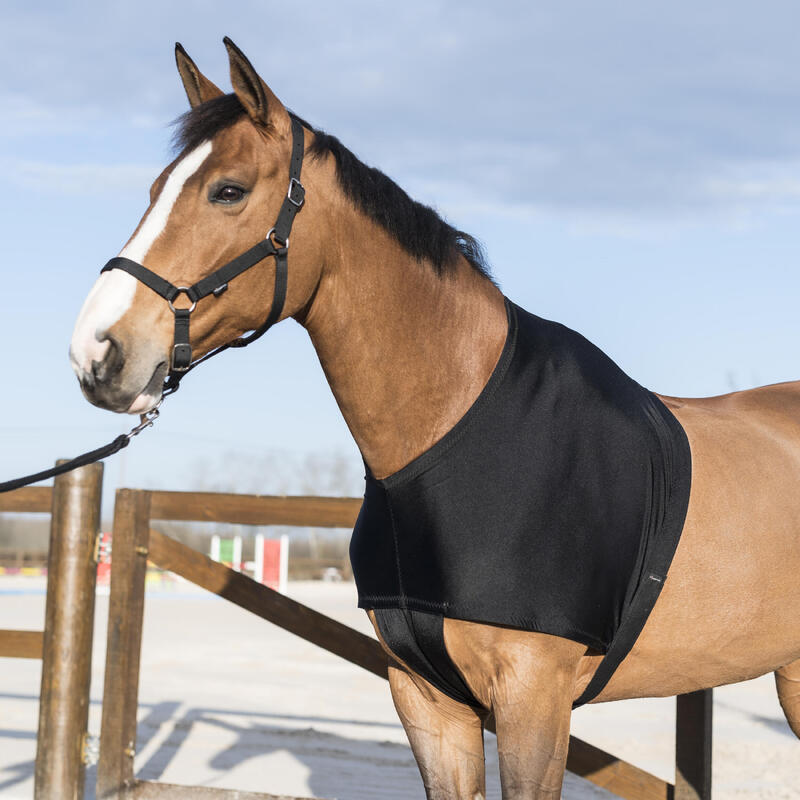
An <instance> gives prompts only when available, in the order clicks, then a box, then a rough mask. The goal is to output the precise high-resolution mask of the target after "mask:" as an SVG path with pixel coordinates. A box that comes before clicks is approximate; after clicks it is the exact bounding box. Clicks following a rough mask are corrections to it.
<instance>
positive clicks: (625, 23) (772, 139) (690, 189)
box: [0, 0, 800, 491]
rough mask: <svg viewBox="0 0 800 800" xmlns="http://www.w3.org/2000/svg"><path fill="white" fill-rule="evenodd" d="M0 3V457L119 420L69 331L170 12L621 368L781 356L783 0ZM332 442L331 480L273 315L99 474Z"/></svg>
mask: <svg viewBox="0 0 800 800" xmlns="http://www.w3.org/2000/svg"><path fill="white" fill-rule="evenodd" d="M0 23H1V24H0V30H2V34H1V35H2V40H3V41H2V47H0V108H2V110H3V112H2V113H3V121H2V125H0V167H1V168H2V171H3V175H4V180H3V185H4V187H5V191H4V192H2V194H0V270H2V276H3V280H2V284H0V342H2V345H0V347H2V364H3V367H4V370H3V373H4V381H3V385H4V390H3V392H2V420H1V421H0V443H2V444H0V474H2V476H8V477H11V476H14V475H17V474H20V473H23V472H26V471H33V470H35V469H38V468H41V467H42V466H44V465H46V464H48V463H50V462H51V461H52V460H53V459H55V458H56V457H60V456H69V455H72V454H75V453H77V452H79V451H82V450H84V449H87V448H89V447H93V446H96V445H98V444H100V443H102V442H104V441H106V440H108V439H110V438H111V437H113V436H115V435H116V434H117V433H119V432H121V431H123V430H126V429H127V428H128V427H129V420H128V419H127V418H122V417H118V416H115V415H113V414H110V413H108V412H104V411H101V410H99V409H96V408H94V407H92V406H90V405H89V404H88V403H86V401H85V400H83V398H82V396H81V394H80V392H79V390H78V386H77V382H76V381H75V379H74V377H73V375H72V372H71V370H70V367H69V363H68V359H67V348H68V343H69V338H70V334H71V330H72V325H73V323H74V320H75V317H76V315H77V312H78V309H79V307H80V305H81V302H82V300H83V298H84V297H85V295H86V293H87V291H88V289H89V287H90V286H91V284H92V283H93V281H94V280H95V277H96V275H97V272H98V270H99V269H100V267H101V266H102V265H103V264H104V263H105V261H106V260H107V259H108V258H109V257H111V256H113V255H116V253H117V252H118V251H119V249H120V247H121V246H122V244H123V243H124V242H125V240H126V239H127V237H128V236H129V234H130V233H131V231H132V230H133V228H134V227H135V225H136V223H137V221H138V219H139V217H140V216H141V214H142V213H143V211H144V209H145V207H146V205H147V190H148V188H149V185H150V182H151V180H152V179H153V178H154V177H155V176H156V175H157V174H158V172H159V171H160V170H161V168H162V167H163V166H164V165H165V164H166V163H167V162H168V161H169V160H170V148H169V140H170V128H169V123H170V121H171V120H172V119H174V118H175V117H176V116H178V115H179V114H180V113H182V112H183V111H184V110H185V108H186V100H185V97H184V95H183V90H182V87H181V85H180V81H179V79H178V77H177V74H176V72H175V67H174V61H173V46H174V42H175V41H176V40H177V41H181V42H182V43H183V44H184V46H185V47H186V48H187V50H188V51H189V53H190V55H191V56H192V57H193V58H194V59H195V61H196V62H197V63H198V65H199V66H200V68H201V69H202V70H203V71H204V72H206V74H207V75H209V77H211V78H212V79H213V80H215V81H216V82H217V83H218V84H220V85H221V86H228V85H229V83H228V78H227V59H226V55H225V50H224V48H223V46H222V42H221V40H222V37H223V36H224V35H229V36H231V37H232V38H233V39H234V41H236V42H237V44H239V46H240V47H242V48H243V49H244V51H245V52H246V53H247V54H248V55H249V56H250V58H251V60H252V61H253V63H254V64H255V65H256V67H257V69H259V71H260V72H261V74H262V76H263V77H264V78H265V79H266V80H267V81H268V82H269V83H270V85H271V86H272V88H273V89H274V91H275V92H276V94H278V96H279V97H280V98H281V99H282V100H283V101H284V102H285V103H286V104H287V105H289V106H290V107H292V108H293V109H294V110H295V111H297V112H298V113H299V114H301V115H302V116H304V117H306V118H307V119H309V121H311V122H312V123H314V124H315V125H317V126H319V127H322V128H324V129H326V130H328V131H330V132H332V133H334V134H336V135H337V136H339V138H341V139H342V140H343V141H344V142H345V144H347V145H348V146H349V147H350V148H351V149H352V150H354V152H355V153H356V154H358V155H359V156H360V157H361V158H362V159H363V160H365V161H366V162H367V163H370V164H372V165H375V166H378V167H380V168H382V169H383V170H384V171H386V172H387V173H388V174H390V175H391V176H392V177H393V178H394V179H395V180H397V182H398V183H400V185H402V186H403V187H404V188H406V189H407V190H408V191H409V192H410V193H411V194H412V195H413V196H415V197H416V198H418V199H420V200H423V201H425V202H427V203H430V204H432V205H434V206H435V207H436V208H438V209H439V210H440V211H441V212H442V213H443V214H444V215H445V216H446V217H447V218H448V219H449V220H450V221H451V222H452V223H454V224H455V225H457V226H458V227H460V228H462V229H464V230H467V231H470V232H471V233H473V234H474V235H476V236H477V237H478V238H479V239H480V240H481V241H482V242H483V243H484V245H485V247H486V250H487V252H488V255H489V260H490V262H491V264H492V268H493V272H494V275H495V277H496V278H497V280H498V282H499V283H500V285H501V287H502V288H503V290H504V291H505V292H506V294H507V295H508V296H509V297H511V298H512V299H513V300H515V301H516V302H518V303H520V304H521V305H523V306H525V307H527V308H528V309H529V310H531V311H533V312H535V313H537V314H540V315H541V316H545V317H549V318H553V319H558V320H560V321H562V322H564V323H566V324H568V325H570V326H571V327H574V328H576V329H577V330H580V331H581V332H582V333H583V334H585V335H586V336H588V337H589V338H590V339H591V340H593V341H594V342H595V343H597V344H598V345H599V346H601V347H602V348H603V349H604V350H606V352H608V353H609V354H610V355H611V356H612V357H613V358H614V359H615V360H616V361H617V362H618V363H619V364H620V365H621V366H622V367H623V368H624V369H625V370H626V371H627V372H628V373H629V374H630V375H632V376H633V377H634V378H636V379H637V380H638V381H639V382H640V383H642V384H644V385H646V386H648V387H650V388H652V389H654V390H656V391H661V392H665V393H672V394H682V395H689V396H691V395H708V394H717V393H721V392H725V391H728V390H730V389H731V388H747V387H749V386H754V385H758V384H762V383H771V382H775V381H782V380H790V379H794V378H797V377H800V355H799V354H798V350H800V348H799V347H798V345H799V344H800V314H799V313H798V297H799V296H800V291H798V290H800V278H798V273H799V272H800V270H798V265H799V264H800V225H799V224H798V222H799V221H800V49H798V48H797V43H796V34H797V30H798V23H800V7H798V6H797V4H796V3H794V2H788V0H787V2H770V1H769V0H768V1H767V2H762V3H759V4H757V5H756V4H753V3H749V2H739V1H738V0H734V1H733V2H731V1H729V2H725V3H723V2H716V1H715V0H712V2H706V3H703V4H697V3H688V2H670V3H647V4H643V3H632V2H627V3H621V2H608V1H607V2H604V3H597V2H588V0H581V1H580V2H565V3H557V4H556V3H546V4H545V3H539V4H536V3H523V2H519V3H515V2H499V3H497V2H495V3H492V4H491V5H490V4H488V3H480V4H478V3H472V2H429V1H428V2H418V0H409V1H406V2H404V3H402V4H397V3H391V4H389V3H387V4H383V3H375V2H369V3H368V2H337V3H319V2H306V3H303V4H287V3H277V2H255V1H253V0H244V1H240V2H237V3H235V4H222V3H218V2H213V3H212V2H194V3H189V2H175V3H169V4H167V3H162V2H155V0H141V1H140V2H137V3H130V2H125V3H123V2H116V1H111V2H103V3H100V2H82V3H78V2H66V3H59V4H55V3H48V2H45V3H39V4H35V5H34V4H31V3H22V2H17V0H7V1H6V2H5V3H4V4H3V6H2V10H0ZM198 430H202V431H203V433H202V435H200V436H198V435H197V434H196V433H195V432H196V431H198ZM309 465H311V466H309ZM328 468H331V469H333V468H335V469H336V470H337V471H339V470H341V471H342V473H343V475H344V477H342V478H341V480H339V482H338V483H337V481H335V480H333V479H326V480H327V483H324V485H323V486H322V488H324V489H326V490H328V491H337V490H342V489H347V490H348V491H358V490H359V478H360V467H359V460H358V453H357V451H356V448H355V446H354V445H353V443H352V440H351V439H350V436H349V433H348V431H347V429H346V427H345V425H344V423H343V422H342V420H341V418H340V416H339V413H338V410H337V408H336V406H335V403H334V402H333V399H332V397H331V395H330V392H329V390H328V388H327V386H326V384H325V381H324V378H323V376H322V373H321V370H320V368H319V365H318V363H317V360H316V357H315V355H314V352H313V349H312V348H311V345H310V343H309V341H308V339H307V337H306V335H305V333H304V331H303V330H302V329H301V328H300V327H299V326H297V325H295V324H294V323H293V322H291V321H289V322H286V323H284V324H282V325H280V326H279V327H278V328H277V329H274V330H273V331H271V332H270V334H269V335H268V336H267V337H265V338H264V339H262V340H261V341H260V342H259V344H258V345H257V346H255V347H253V348H249V349H248V350H247V351H242V352H234V353H229V354H226V355H225V356H223V357H220V358H219V359H216V360H215V361H214V362H211V363H209V364H208V365H207V366H205V367H204V368H203V369H201V370H198V371H197V372H195V373H193V374H192V376H191V378H190V379H187V381H186V383H185V385H184V387H183V388H182V389H181V392H180V393H179V394H178V395H176V396H175V397H173V398H171V400H170V401H169V403H168V404H167V405H166V408H165V410H164V414H163V418H162V419H161V420H160V421H159V424H158V426H157V428H156V429H155V430H153V431H149V432H148V433H147V434H146V435H145V436H143V437H140V439H139V440H138V441H136V442H135V444H134V445H132V446H131V447H130V448H129V449H128V451H127V452H126V453H125V455H124V457H117V458H116V459H115V460H113V461H109V462H108V464H107V486H108V488H109V489H111V488H113V487H114V486H115V485H117V484H118V483H119V482H120V481H121V482H123V483H125V484H127V485H133V486H158V487H162V488H176V489H180V488H191V487H193V486H200V485H204V486H219V487H223V486H224V487H234V486H237V487H239V488H241V489H243V490H248V491H301V490H308V489H309V488H312V487H311V482H309V481H306V483H305V484H304V483H303V480H302V478H301V477H300V476H301V474H302V473H303V472H304V471H308V472H310V473H313V474H314V475H316V476H317V477H316V479H315V480H316V481H322V480H323V476H324V475H325V472H326V470H327V469H328Z"/></svg>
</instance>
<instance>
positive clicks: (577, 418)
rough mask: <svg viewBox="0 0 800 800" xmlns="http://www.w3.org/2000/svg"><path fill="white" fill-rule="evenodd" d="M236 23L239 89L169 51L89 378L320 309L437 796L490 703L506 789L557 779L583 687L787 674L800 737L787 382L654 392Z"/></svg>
mask: <svg viewBox="0 0 800 800" xmlns="http://www.w3.org/2000/svg"><path fill="white" fill-rule="evenodd" d="M226 46H227V48H228V52H229V56H230V67H231V80H232V84H233V89H234V91H233V93H232V94H227V95H226V94H223V93H222V92H221V91H220V90H219V89H218V88H217V86H215V85H214V84H213V83H212V82H211V81H210V80H209V79H208V78H206V77H205V76H204V75H203V74H202V73H201V72H200V71H199V70H198V69H197V67H196V65H195V64H194V63H193V62H192V60H191V59H190V58H189V57H188V55H187V54H186V53H185V51H184V50H183V48H181V47H180V46H178V47H177V50H176V58H177V63H178V70H179V73H180V76H181V78H182V81H183V84H184V88H185V89H186V93H187V95H188V98H189V102H190V105H191V110H190V111H189V112H188V113H187V114H186V115H185V116H184V118H183V119H182V121H181V124H180V128H179V131H178V141H179V144H180V154H179V155H178V157H177V158H176V159H175V161H174V162H173V163H172V164H170V165H169V166H168V167H167V168H166V169H165V170H164V172H163V173H162V174H161V175H160V176H159V178H158V179H157V180H156V181H155V183H154V184H153V186H152V189H151V202H150V207H149V208H148V210H147V212H146V214H145V216H144V217H143V218H142V221H141V222H140V223H139V225H138V227H137V228H136V230H135V232H134V234H133V236H132V237H131V239H130V240H129V241H128V242H127V244H126V245H125V247H124V248H123V249H122V251H121V252H120V254H119V256H118V258H117V259H115V260H113V261H112V262H110V263H109V265H107V269H106V270H105V271H104V272H103V273H102V274H101V276H100V278H99V279H98V281H97V283H96V284H95V286H94V288H93V289H92V291H91V292H90V294H89V296H88V298H87V300H86V302H85V304H84V306H83V309H82V310H81V312H80V315H79V317H78V321H77V324H76V326H75V332H74V335H73V339H72V346H71V350H70V355H71V360H72V364H73V367H74V369H75V371H76V374H77V376H78V379H79V381H80V384H81V388H82V390H83V392H84V394H85V395H86V397H87V399H89V400H90V401H91V402H92V403H95V404H96V405H98V406H101V407H103V408H108V409H111V410H114V411H118V412H123V413H126V412H127V413H143V412H147V411H148V410H150V409H152V408H154V407H155V406H156V405H157V404H158V402H159V401H160V399H161V396H162V392H163V390H164V389H163V387H164V381H165V378H167V377H168V376H170V375H172V376H173V378H174V377H175V376H176V375H178V377H179V374H180V371H181V370H185V369H186V364H187V362H190V361H192V360H194V361H195V363H196V360H197V359H199V358H201V357H202V356H203V355H205V354H207V353H210V352H213V351H214V350H215V349H217V348H220V347H224V346H225V345H227V344H229V343H230V342H232V341H234V340H237V338H239V337H241V336H242V335H244V334H246V333H247V332H248V331H252V330H256V331H258V330H261V329H265V327H266V326H267V323H269V324H272V322H275V321H278V320H282V319H285V318H287V317H292V318H293V319H294V320H296V321H297V322H298V323H299V324H301V325H302V326H303V327H304V328H305V329H306V330H307V331H308V333H309V336H310V337H311V341H312V343H313V345H314V347H315V349H316V351H317V354H318V356H319V359H320V362H321V364H322V367H323V370H324V372H325V375H326V378H327V380H328V382H329V384H330V387H331V390H332V391H333V394H334V396H335V398H336V401H337V403H338V405H339V407H340V409H341V411H342V414H343V415H344V418H345V420H346V421H347V424H348V426H349V428H350V430H351V432H352V434H353V437H354V439H355V441H356V443H357V445H358V447H359V449H360V451H361V453H362V455H363V458H364V462H365V464H366V465H367V471H368V475H367V491H366V494H365V503H364V507H363V508H362V513H361V516H360V517H359V522H358V525H357V526H356V531H355V533H354V538H353V547H352V558H353V563H354V570H355V574H356V580H357V583H358V588H359V602H360V605H362V606H363V607H364V608H366V609H367V611H368V613H369V615H370V618H371V619H372V621H373V624H374V625H375V628H376V632H377V634H378V637H379V638H380V639H381V641H382V643H383V645H384V647H385V648H386V649H387V651H388V652H389V654H390V655H391V656H392V660H391V666H390V684H391V691H392V696H393V698H394V701H395V705H396V707H397V710H398V713H399V715H400V718H401V720H402V722H403V725H404V726H405V729H406V731H407V733H408V737H409V740H410V742H411V746H412V748H413V751H414V754H415V757H416V759H417V762H418V764H419V767H420V770H421V773H422V777H423V781H424V784H425V787H426V792H427V796H428V797H429V798H455V797H458V798H466V797H469V798H476V797H482V796H483V795H484V785H485V779H484V766H483V763H484V762H483V726H484V723H485V721H486V720H487V718H488V717H489V715H492V716H493V717H494V720H495V725H496V730H497V737H498V738H497V741H498V750H499V756H500V774H501V782H502V788H503V796H504V797H509V798H510V797H514V798H521V797H524V798H552V797H558V796H560V790H561V784H562V779H563V772H564V765H565V760H566V755H567V744H568V738H569V724H570V712H571V709H572V707H573V704H575V703H578V702H585V701H590V702H602V701H607V700H615V699H621V698H631V697H646V696H668V695H675V694H680V693H684V692H689V691H693V690H697V689H703V688H708V687H713V686H719V685H721V684H726V683H733V682H737V681H742V680H745V679H748V678H752V677H755V676H758V675H761V674H764V673H766V672H769V671H774V672H775V675H776V681H777V687H778V694H779V697H780V701H781V705H782V707H783V709H784V711H785V713H786V717H787V719H788V721H789V724H790V726H791V727H792V730H793V731H794V732H795V733H796V734H798V735H800V690H799V689H798V687H800V581H798V579H797V575H798V574H800V493H799V492H798V491H797V482H798V476H800V383H786V384H781V385H776V386H767V387H763V388H759V389H754V390H752V391H746V392H737V393H734V394H730V395H725V396H723V397H715V398H707V399H680V398H674V397H666V396H657V395H653V394H651V393H649V392H647V391H645V390H644V389H642V388H641V387H639V386H638V385H637V384H635V382H633V381H631V380H630V379H629V378H628V377H627V376H625V375H624V374H623V373H622V372H621V371H620V370H619V369H618V368H617V367H616V365H614V364H613V362H612V361H610V359H608V358H607V357H606V356H604V355H603V354H602V353H600V351H599V350H597V349H596V348H594V347H593V346H592V345H590V344H589V343H588V342H586V340H585V339H583V338H582V337H580V336H578V334H575V333H574V332H572V331H569V330H568V329H566V328H564V327H563V326H559V325H557V324H555V323H550V322H547V321H545V320H541V319H539V318H538V317H535V316H534V315H532V314H528V312H526V311H524V310H522V309H520V308H518V307H517V306H515V305H514V304H513V303H512V302H510V301H509V300H507V299H506V298H504V297H503V295H502V294H501V292H500V291H499V289H498V288H497V286H496V285H495V284H494V283H493V281H492V280H491V278H490V277H489V275H488V272H487V270H486V268H485V267H484V264H483V261H482V259H481V254H480V250H479V248H478V247H477V245H476V244H475V242H474V240H473V239H472V238H471V237H469V236H468V235H467V234H465V233H463V232H461V231H458V230H456V229H454V228H452V227H451V226H450V225H448V224H447V223H446V222H444V221H443V220H442V219H441V218H440V217H439V216H438V215H437V214H436V213H435V212H433V211H432V210H431V209H429V208H426V207H424V206H422V205H420V204H418V203H416V202H414V201H413V200H411V199H410V198H409V197H408V195H406V194H405V192H403V190H402V189H400V188H399V187H398V186H397V185H396V184H394V183H393V182H392V181H391V180H389V179H388V178H387V177H386V176H385V175H383V174H382V173H380V172H378V171H377V170H375V169H372V168H370V167H367V166H365V165H364V164H362V163H361V162H360V161H358V159H357V158H356V157H355V156H354V155H353V154H352V153H351V152H350V151H349V150H347V149H346V148H345V147H344V146H343V145H342V144H341V143H340V142H339V141H338V140H337V139H335V138H334V137H332V136H329V135H327V134H325V133H323V132H321V131H319V130H315V129H313V128H312V127H311V126H309V125H308V124H307V123H304V122H303V121H302V120H301V119H300V118H299V117H297V116H295V115H293V114H291V113H290V112H288V111H287V110H286V109H285V107H284V106H283V105H282V104H281V103H280V101H279V100H278V99H277V98H276V96H275V95H274V94H273V92H272V91H271V90H270V88H269V87H268V86H267V85H266V83H264V81H263V80H262V79H261V78H260V77H259V76H258V74H257V73H256V71H255V70H254V69H253V67H252V65H251V64H250V62H249V61H248V60H247V59H246V58H245V56H244V55H243V54H242V53H241V51H239V50H238V48H236V46H235V45H234V44H233V43H232V42H230V41H229V40H226ZM301 189H302V192H301V191H300V190H301ZM290 206H291V208H290ZM287 209H288V210H287ZM289 217H291V219H289ZM287 219H288V222H287ZM290 227H291V236H289V234H288V231H289V228H290ZM265 237H266V239H265ZM263 241H268V242H269V245H264V246H263V247H262V248H261V249H259V250H258V251H257V252H255V255H252V254H253V252H254V251H255V248H256V246H257V245H258V243H259V242H263ZM262 251H263V255H262ZM247 253H250V254H251V256H250V257H248V259H245V260H246V261H248V263H247V265H246V267H244V268H241V269H240V267H242V263H243V262H242V261H241V259H240V256H241V255H242V254H247ZM259 256H260V257H259ZM250 261H252V263H249V262H250ZM231 265H233V266H231ZM198 287H199V288H198ZM189 320H191V325H190V323H189ZM186 348H188V349H186Z"/></svg>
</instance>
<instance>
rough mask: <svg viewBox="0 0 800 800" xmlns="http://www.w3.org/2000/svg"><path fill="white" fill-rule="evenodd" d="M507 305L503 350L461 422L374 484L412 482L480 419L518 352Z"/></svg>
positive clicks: (512, 312)
mask: <svg viewBox="0 0 800 800" xmlns="http://www.w3.org/2000/svg"><path fill="white" fill-rule="evenodd" d="M504 300H505V304H506V316H507V320H508V331H507V333H506V341H505V343H504V345H503V350H502V352H501V353H500V357H499V359H498V361H497V364H495V367H494V370H493V371H492V374H491V375H490V376H489V379H488V380H487V381H486V385H485V386H484V387H483V389H482V390H481V392H480V394H479V395H478V396H477V397H476V398H475V401H474V402H473V403H472V405H471V406H470V407H469V408H468V409H467V410H466V411H465V412H464V415H463V416H462V417H461V419H459V420H458V422H456V424H455V425H454V426H453V427H452V428H450V430H449V431H448V432H447V433H445V435H444V436H443V437H442V438H441V439H439V441H438V442H435V443H434V444H433V445H432V446H431V447H430V448H428V450H426V451H425V452H424V453H422V454H421V455H419V456H417V457H416V458H415V459H414V460H413V461H411V462H410V463H408V464H406V466H405V467H403V468H402V469H400V470H398V471H397V472H395V473H394V474H392V475H389V476H387V477H386V478H382V479H381V480H379V481H377V482H378V483H380V484H381V485H382V486H384V487H385V488H387V489H388V488H392V487H396V486H402V485H403V484H405V483H407V482H408V481H411V480H413V479H414V478H416V477H418V476H419V475H420V474H422V473H423V472H425V471H426V470H427V469H429V468H430V467H431V466H432V465H433V464H435V463H436V462H437V461H438V460H439V459H440V458H442V456H444V455H445V454H446V453H447V452H448V451H449V450H450V449H451V448H452V447H454V446H455V445H456V444H458V442H459V441H460V440H461V439H462V438H463V436H464V435H465V434H466V433H467V432H468V431H469V430H470V428H471V427H472V426H473V425H474V424H475V421H476V420H477V419H478V418H479V417H480V414H481V412H482V411H483V409H484V408H485V407H486V405H487V404H488V402H489V401H490V400H491V399H492V397H494V395H495V393H496V392H497V390H498V389H499V388H500V386H501V384H502V383H503V379H504V378H505V376H506V373H507V372H508V368H509V367H510V366H511V362H512V361H513V358H514V354H515V352H516V349H517V331H518V329H519V324H518V321H517V311H516V307H515V306H514V304H513V303H512V302H511V301H510V300H509V299H508V298H507V297H506V298H504Z"/></svg>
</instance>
